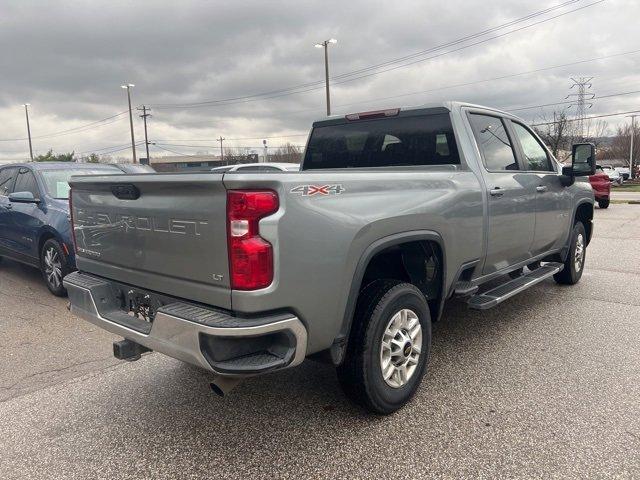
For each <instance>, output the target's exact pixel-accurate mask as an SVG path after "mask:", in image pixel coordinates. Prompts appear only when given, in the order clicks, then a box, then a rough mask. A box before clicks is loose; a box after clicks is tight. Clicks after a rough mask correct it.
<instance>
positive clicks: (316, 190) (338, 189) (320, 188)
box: [291, 184, 345, 197]
mask: <svg viewBox="0 0 640 480" xmlns="http://www.w3.org/2000/svg"><path fill="white" fill-rule="evenodd" d="M344 191H345V188H344V187H343V186H342V185H340V184H334V185H298V186H297V187H293V188H292V189H291V193H299V194H301V195H302V196H303V197H312V196H314V195H340V194H341V193H342V192H344Z"/></svg>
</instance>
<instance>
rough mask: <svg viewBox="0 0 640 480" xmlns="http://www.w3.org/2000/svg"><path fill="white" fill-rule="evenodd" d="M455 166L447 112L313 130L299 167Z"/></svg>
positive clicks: (455, 152)
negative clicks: (301, 164)
mask: <svg viewBox="0 0 640 480" xmlns="http://www.w3.org/2000/svg"><path fill="white" fill-rule="evenodd" d="M459 163H460V157H459V155H458V148H457V145H456V141H455V137H454V134H453V127H452V126H451V120H450V118H449V114H446V113H442V114H440V113H438V114H425V115H414V116H400V117H393V118H380V119H371V120H358V121H353V122H347V123H344V124H339V125H326V126H318V127H315V128H314V129H313V131H312V132H311V137H310V138H309V143H308V145H307V150H306V154H305V159H304V167H303V169H304V170H313V169H323V168H371V167H398V166H419V165H456V164H459Z"/></svg>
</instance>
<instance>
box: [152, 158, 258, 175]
mask: <svg viewBox="0 0 640 480" xmlns="http://www.w3.org/2000/svg"><path fill="white" fill-rule="evenodd" d="M257 161H258V155H257V154H249V155H243V156H241V157H238V156H226V155H225V157H224V160H221V158H220V156H219V155H172V156H166V157H151V159H150V160H149V164H150V165H151V166H152V167H153V168H154V170H155V171H156V172H181V171H185V170H188V171H194V172H203V171H208V170H211V169H212V168H213V167H221V166H223V165H236V164H238V163H255V162H257Z"/></svg>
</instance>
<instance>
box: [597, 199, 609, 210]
mask: <svg viewBox="0 0 640 480" xmlns="http://www.w3.org/2000/svg"><path fill="white" fill-rule="evenodd" d="M609 202H610V200H609V199H608V198H603V199H602V200H598V206H599V207H600V208H609Z"/></svg>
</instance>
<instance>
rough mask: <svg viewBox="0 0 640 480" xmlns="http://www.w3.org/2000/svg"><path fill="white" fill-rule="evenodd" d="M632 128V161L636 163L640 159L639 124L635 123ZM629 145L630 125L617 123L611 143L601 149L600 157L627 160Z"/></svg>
mask: <svg viewBox="0 0 640 480" xmlns="http://www.w3.org/2000/svg"><path fill="white" fill-rule="evenodd" d="M634 130H635V133H634V142H633V163H634V165H637V164H638V162H639V161H640V141H639V139H640V125H636V126H635V129H634ZM630 147H631V125H629V124H626V125H619V126H618V128H616V133H615V135H614V136H613V139H612V140H611V145H610V146H609V147H607V148H606V149H603V151H602V155H601V158H602V159H604V160H629V149H630Z"/></svg>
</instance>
